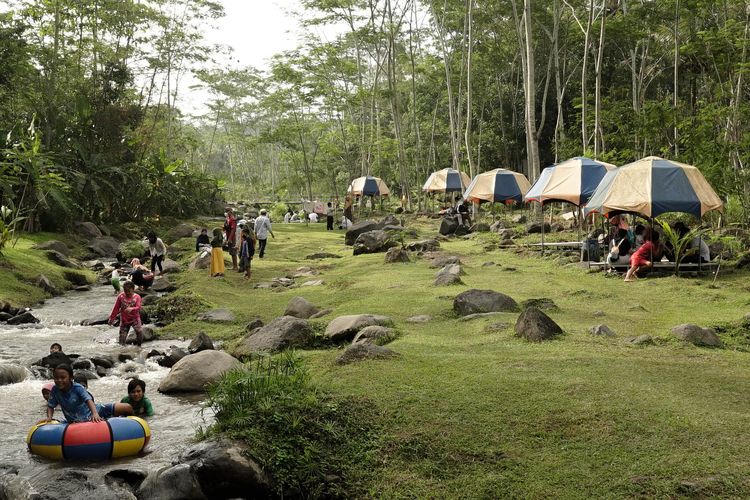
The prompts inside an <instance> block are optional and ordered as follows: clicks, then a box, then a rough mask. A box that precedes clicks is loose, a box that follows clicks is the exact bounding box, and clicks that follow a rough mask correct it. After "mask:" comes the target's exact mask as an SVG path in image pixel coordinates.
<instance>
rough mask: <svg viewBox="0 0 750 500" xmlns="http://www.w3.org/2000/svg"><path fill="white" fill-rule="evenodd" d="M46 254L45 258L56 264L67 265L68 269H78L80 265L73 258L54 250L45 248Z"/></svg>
mask: <svg viewBox="0 0 750 500" xmlns="http://www.w3.org/2000/svg"><path fill="white" fill-rule="evenodd" d="M46 254H47V258H48V259H49V260H50V261H52V262H54V263H55V264H57V265H58V266H62V267H68V268H70V269H79V268H80V267H81V266H79V265H78V264H77V263H76V262H74V261H73V260H71V259H69V258H68V257H66V256H65V255H63V254H61V253H60V252H56V251H55V250H47V252H46Z"/></svg>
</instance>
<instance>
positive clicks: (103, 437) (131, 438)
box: [26, 417, 151, 460]
mask: <svg viewBox="0 0 750 500" xmlns="http://www.w3.org/2000/svg"><path fill="white" fill-rule="evenodd" d="M149 439H151V429H149V427H148V424H147V423H146V421H145V420H143V419H142V418H138V417H115V418H110V419H109V420H103V421H101V422H78V423H74V424H67V423H60V422H56V421H52V422H46V423H42V424H37V425H35V426H34V427H32V428H31V429H30V430H29V434H28V436H27V437H26V444H28V445H29V451H30V452H31V453H33V454H35V455H40V456H42V457H47V458H53V459H56V460H109V459H110V458H120V457H127V456H131V455H137V454H138V453H140V452H141V451H142V450H143V448H145V447H146V445H147V444H148V441H149Z"/></svg>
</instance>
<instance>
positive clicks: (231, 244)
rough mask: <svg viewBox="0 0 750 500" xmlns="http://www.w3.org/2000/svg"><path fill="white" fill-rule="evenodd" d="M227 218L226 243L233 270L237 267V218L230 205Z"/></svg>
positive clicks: (225, 228) (225, 227) (225, 226)
mask: <svg viewBox="0 0 750 500" xmlns="http://www.w3.org/2000/svg"><path fill="white" fill-rule="evenodd" d="M226 215H227V218H226V220H225V221H224V244H225V245H226V247H227V251H228V252H229V255H231V256H232V271H234V270H236V269H237V218H236V217H235V216H234V212H233V211H232V209H231V208H230V207H227V211H226Z"/></svg>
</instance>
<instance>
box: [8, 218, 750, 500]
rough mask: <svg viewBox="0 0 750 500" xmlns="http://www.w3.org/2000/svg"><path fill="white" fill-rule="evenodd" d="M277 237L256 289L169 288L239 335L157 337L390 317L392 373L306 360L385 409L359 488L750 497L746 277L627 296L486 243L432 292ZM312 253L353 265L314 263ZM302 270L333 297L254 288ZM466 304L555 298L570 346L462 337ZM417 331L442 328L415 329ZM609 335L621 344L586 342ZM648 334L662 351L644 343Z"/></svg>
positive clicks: (455, 249)
mask: <svg viewBox="0 0 750 500" xmlns="http://www.w3.org/2000/svg"><path fill="white" fill-rule="evenodd" d="M411 225H412V227H414V228H415V229H416V230H418V231H419V232H420V233H421V234H422V235H425V236H427V235H434V234H435V233H436V229H437V225H436V223H435V222H434V221H420V222H418V223H414V224H411ZM274 231H275V233H276V239H272V240H269V244H268V245H269V246H268V254H267V256H266V258H264V259H257V258H256V260H254V262H253V269H254V270H253V277H252V280H251V281H250V282H249V283H248V282H247V281H245V280H243V278H242V275H240V274H232V273H229V272H227V276H226V277H225V278H213V279H212V278H208V276H207V271H205V270H195V271H188V270H186V271H183V272H181V273H178V274H175V275H174V278H172V277H170V279H173V280H174V281H175V283H176V284H177V286H178V291H177V292H175V295H176V296H179V295H180V294H194V295H195V296H197V297H199V298H200V300H201V301H203V302H204V303H205V306H206V307H207V308H226V309H229V310H230V311H232V312H233V313H234V314H235V320H234V321H233V322H230V323H226V324H221V325H218V324H213V323H212V324H207V323H206V322H203V321H198V320H197V319H196V317H195V315H192V314H191V315H186V316H185V317H183V318H181V319H178V320H177V321H175V322H174V323H172V324H170V325H168V326H167V327H166V328H164V329H163V330H162V332H163V334H165V335H168V336H174V337H177V336H184V337H186V338H190V337H191V336H192V335H193V333H195V332H197V331H200V330H203V331H206V332H207V333H208V334H209V335H210V336H211V337H212V338H215V339H222V340H225V341H226V342H227V346H228V347H230V348H231V346H232V344H233V341H234V340H235V339H238V338H239V337H240V336H242V335H244V333H245V325H246V324H247V323H248V322H250V321H252V320H253V319H255V318H260V319H261V320H262V321H264V322H265V323H268V322H269V321H271V320H272V319H274V318H276V317H278V316H281V315H282V314H283V312H284V309H285V308H286V305H287V304H288V302H289V301H290V300H291V299H292V298H293V297H296V296H301V297H304V298H306V299H307V300H309V301H311V302H312V303H314V304H316V305H317V306H319V307H321V308H330V309H332V311H331V312H330V313H329V314H328V315H326V316H324V317H322V318H319V319H315V320H312V321H311V323H312V325H313V330H314V331H321V330H322V329H323V328H324V327H325V325H326V324H327V323H328V322H329V321H330V320H331V319H333V318H335V317H337V316H340V315H345V314H358V313H372V314H382V315H387V316H389V317H390V318H392V319H393V322H394V325H395V328H396V330H397V331H398V332H399V338H398V339H397V340H395V341H394V342H392V343H390V344H388V347H389V348H391V349H393V350H394V351H396V352H397V353H399V355H400V356H399V357H398V358H394V359H390V360H384V361H368V362H363V363H355V364H350V365H345V366H340V365H337V364H336V363H335V359H336V357H337V356H339V355H340V354H341V352H342V349H341V348H332V349H313V350H305V351H299V354H300V355H301V356H302V358H303V359H304V360H305V362H306V364H307V366H308V368H309V370H310V372H311V376H312V380H313V381H314V382H315V383H316V384H318V385H319V386H321V387H323V388H325V389H327V390H329V391H333V392H335V393H337V394H341V395H344V396H352V397H355V398H366V399H367V400H369V401H372V402H373V403H374V404H375V405H376V406H377V410H378V412H377V413H378V415H379V416H378V424H379V426H381V428H382V429H383V435H382V441H381V445H380V447H379V452H378V456H377V460H376V461H375V464H376V465H375V466H374V467H375V470H373V472H372V473H371V474H368V475H367V477H368V484H367V485H365V486H364V487H363V489H364V490H366V491H370V492H372V494H374V495H376V496H385V497H396V496H398V497H400V496H415V497H458V496H462V497H469V498H476V497H500V496H523V497H530V498H540V497H551V496H555V497H564V498H575V497H591V496H596V497H612V496H681V495H695V494H698V495H702V496H735V497H742V496H748V495H750V483H748V481H747V458H746V450H747V448H748V445H750V437H748V436H747V433H746V432H745V428H746V421H747V415H748V413H749V412H750V402H749V401H748V400H747V398H746V397H745V392H746V387H747V384H748V382H750V368H749V367H748V363H747V359H748V358H747V357H748V356H750V354H749V353H748V352H747V350H748V349H749V348H750V343H749V341H748V339H749V338H750V330H748V328H747V327H746V326H745V325H744V323H743V321H742V319H743V317H744V314H745V312H747V309H748V302H747V285H746V283H747V277H748V276H747V272H745V271H737V272H731V273H727V274H723V273H722V274H721V275H720V276H719V278H718V279H717V280H716V283H715V284H712V279H713V278H712V277H709V276H707V277H697V278H696V277H689V278H677V277H665V278H657V279H652V278H647V279H642V280H639V281H637V282H635V283H623V282H622V280H621V279H609V278H606V277H605V275H604V274H603V273H596V274H590V273H588V272H587V271H586V270H584V269H580V268H579V267H578V266H576V265H564V264H563V263H564V259H557V260H554V259H541V258H539V257H538V254H525V253H520V254H517V253H515V252H513V251H507V250H490V251H487V250H485V247H486V246H489V245H486V244H485V243H486V242H485V241H484V238H485V237H484V236H481V235H480V236H478V237H476V238H475V239H467V240H464V239H454V240H450V241H447V242H442V243H441V253H442V254H444V255H457V256H459V257H460V259H461V261H462V262H463V268H464V270H465V272H466V274H465V275H464V276H462V277H461V279H462V281H463V283H464V285H457V286H449V287H436V286H433V282H434V274H435V272H436V271H437V270H436V269H432V268H430V267H429V261H428V260H427V259H425V258H414V257H415V256H414V255H412V262H410V263H404V264H401V263H399V264H384V263H383V254H382V253H381V254H371V255H359V256H356V257H354V256H352V255H351V247H347V246H345V245H344V243H343V236H342V233H341V232H340V231H336V232H333V233H332V232H326V231H325V225H324V224H311V225H309V226H305V225H300V224H288V225H282V224H277V225H276V226H275V227H274ZM180 242H181V243H180ZM180 242H178V245H177V246H179V245H180V244H181V245H182V246H184V247H188V248H189V245H188V241H187V239H185V240H180ZM318 252H327V253H332V254H336V255H339V256H341V258H326V259H322V260H308V259H306V258H305V257H306V256H308V255H310V254H313V253H318ZM189 257H190V256H189V254H188V253H185V254H184V255H183V256H182V257H181V259H180V262H181V263H182V264H183V265H184V264H185V263H186V262H187V260H188V259H189ZM490 262H491V263H492V265H490V264H489V263H490ZM301 266H306V267H310V268H311V270H312V271H313V272H314V273H317V274H315V276H309V277H302V278H297V279H295V281H296V283H297V284H298V285H301V284H302V283H304V282H305V281H315V280H322V281H323V283H322V284H319V285H313V286H298V287H295V288H284V287H280V288H267V289H265V288H261V289H258V288H254V286H255V285H257V284H258V283H270V282H272V280H273V279H274V278H279V277H282V276H291V275H294V274H295V273H296V272H298V271H297V269H298V268H299V267H301ZM183 267H185V266H183ZM305 272H307V271H305ZM470 288H479V289H493V290H497V291H499V292H502V293H505V294H507V295H509V296H511V297H513V298H514V299H515V300H516V301H517V302H519V303H520V302H522V301H524V300H528V299H535V298H548V299H551V300H552V301H553V302H554V304H555V305H556V306H557V309H553V310H547V313H548V314H549V316H550V317H551V318H552V319H553V320H554V321H555V322H557V323H558V324H559V325H560V326H561V327H562V329H563V331H564V332H565V333H564V335H562V336H561V337H560V338H558V339H557V340H553V341H550V342H545V343H540V344H536V343H528V342H526V341H523V340H520V339H518V338H516V337H515V336H514V335H513V326H514V324H515V321H516V318H517V317H518V313H500V314H498V315H495V316H493V317H490V318H479V319H475V320H471V321H464V320H462V319H460V318H459V317H457V315H456V314H455V313H454V312H453V307H452V306H453V298H454V297H455V296H456V295H457V294H458V293H460V292H462V291H465V290H467V289H470ZM2 293H4V292H2ZM417 315H426V316H429V317H430V319H429V321H427V322H426V323H413V322H410V321H408V318H412V317H413V316H417ZM682 323H695V324H698V325H700V326H703V327H709V326H713V327H719V328H718V335H719V337H720V338H721V340H722V341H723V343H724V348H720V349H708V348H702V347H696V346H693V345H691V344H687V343H684V342H682V341H680V340H678V339H677V338H676V337H675V336H674V335H673V334H672V333H671V331H670V330H671V328H672V327H673V326H675V325H678V324H682ZM600 324H606V325H607V326H608V327H609V328H610V329H611V330H612V331H613V332H614V334H615V335H614V336H612V337H607V336H593V335H591V333H589V329H590V328H591V327H592V326H595V325H600ZM642 335H649V336H650V337H651V339H652V340H651V342H646V343H644V344H635V343H633V342H632V339H633V338H635V337H638V336H642Z"/></svg>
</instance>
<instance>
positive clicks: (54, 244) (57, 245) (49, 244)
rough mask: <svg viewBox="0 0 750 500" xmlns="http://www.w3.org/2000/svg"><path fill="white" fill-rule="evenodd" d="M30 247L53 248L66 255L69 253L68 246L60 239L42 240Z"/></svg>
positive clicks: (38, 248)
mask: <svg viewBox="0 0 750 500" xmlns="http://www.w3.org/2000/svg"><path fill="white" fill-rule="evenodd" d="M31 248H33V249H34V250H54V251H55V252H58V253H61V254H63V255H65V256H66V257H67V256H68V255H70V249H69V248H68V245H66V244H65V243H63V242H62V241H57V240H49V241H43V242H41V243H37V244H36V245H34V246H33V247H31Z"/></svg>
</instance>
